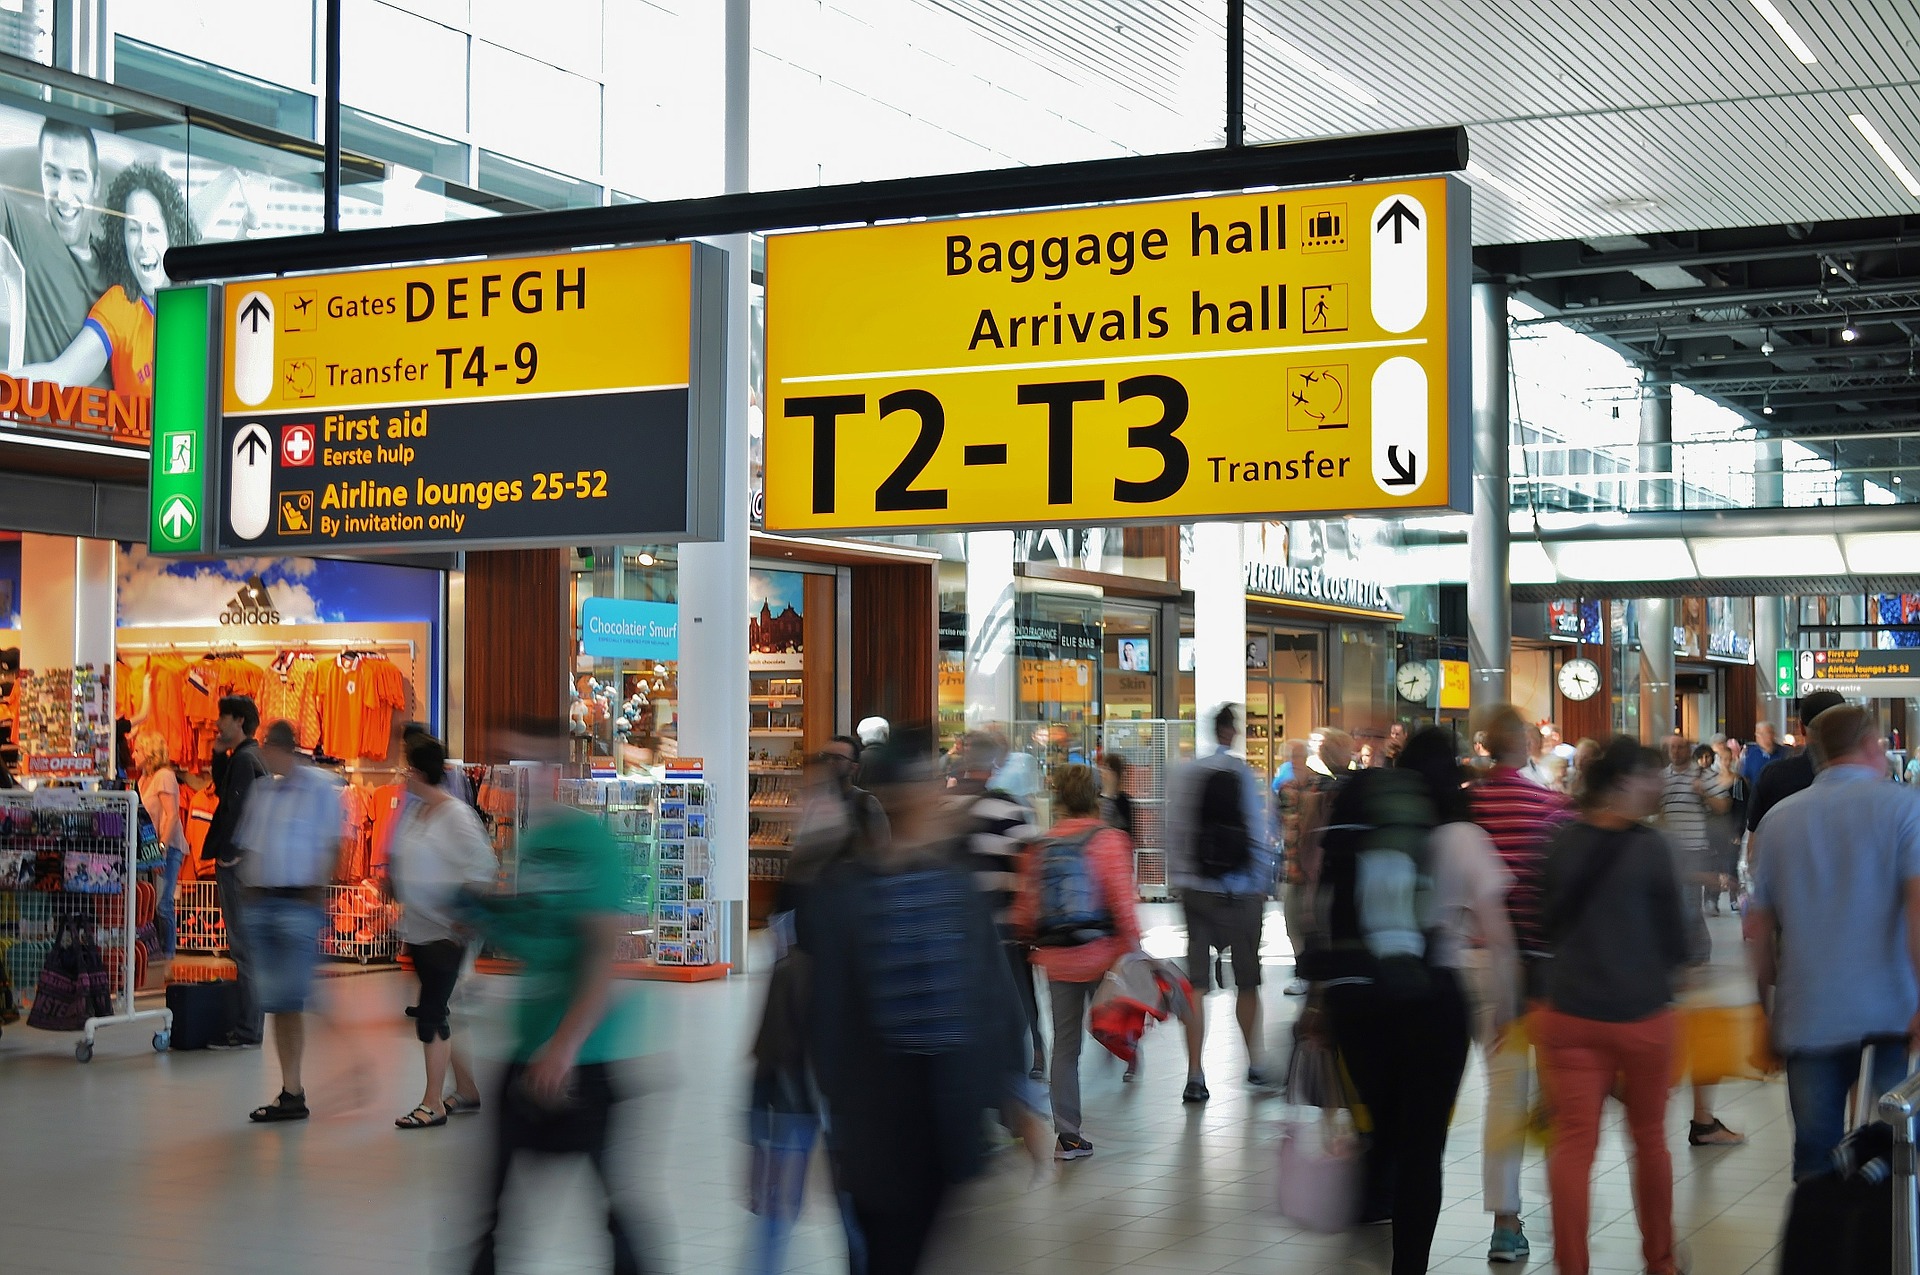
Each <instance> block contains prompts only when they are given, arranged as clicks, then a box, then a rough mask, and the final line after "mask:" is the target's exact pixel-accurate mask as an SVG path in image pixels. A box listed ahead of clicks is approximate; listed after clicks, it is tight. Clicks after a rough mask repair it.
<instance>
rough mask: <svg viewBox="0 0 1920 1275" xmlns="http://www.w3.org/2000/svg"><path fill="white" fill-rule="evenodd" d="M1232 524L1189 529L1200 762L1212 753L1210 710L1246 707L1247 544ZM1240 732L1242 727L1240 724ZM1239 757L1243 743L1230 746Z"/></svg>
mask: <svg viewBox="0 0 1920 1275" xmlns="http://www.w3.org/2000/svg"><path fill="white" fill-rule="evenodd" d="M1241 530H1242V528H1241V525H1240V524H1239V523H1237V522H1202V523H1196V524H1195V525H1194V528H1193V564H1192V565H1193V574H1192V584H1193V711H1194V714H1195V716H1196V719H1197V722H1196V725H1197V729H1196V730H1195V732H1194V740H1195V744H1196V747H1197V750H1198V753H1199V755H1200V756H1202V757H1204V756H1206V755H1207V754H1208V753H1211V752H1213V751H1214V750H1215V747H1214V742H1213V722H1212V717H1213V713H1214V710H1215V709H1217V708H1219V706H1220V705H1222V704H1234V705H1238V706H1240V707H1241V708H1242V709H1243V710H1244V708H1245V706H1246V702H1247V567H1246V557H1247V549H1246V543H1245V541H1244V540H1243V539H1242V537H1241ZM1242 725H1243V726H1244V723H1242ZM1234 751H1235V752H1239V753H1244V752H1245V751H1246V743H1245V741H1244V739H1243V740H1242V741H1241V742H1240V743H1238V744H1236V745H1235V746H1234Z"/></svg>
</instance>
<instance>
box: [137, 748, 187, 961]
mask: <svg viewBox="0 0 1920 1275" xmlns="http://www.w3.org/2000/svg"><path fill="white" fill-rule="evenodd" d="M133 764H134V766H135V767H136V768H137V769H138V771H139V774H140V805H141V807H142V808H143V809H144V810H145V811H146V812H147V818H148V819H151V820H152V821H153V835H154V836H155V837H157V838H159V840H160V844H161V845H163V846H165V847H166V851H167V857H166V859H165V860H164V862H163V863H162V865H161V868H160V880H159V882H158V883H157V885H156V887H155V891H156V894H157V896H158V899H157V901H156V903H155V906H154V911H153V928H154V935H155V937H157V938H158V939H159V941H160V952H159V956H160V958H161V959H162V960H169V961H170V960H172V959H173V955H174V952H175V950H176V949H177V947H178V945H179V937H180V935H179V928H178V926H176V925H175V924H174V896H175V895H177V894H178V893H179V889H180V865H181V864H182V863H184V862H186V858H187V825H186V820H185V819H184V818H182V815H181V810H180V777H179V776H178V775H176V774H175V773H174V770H173V767H172V766H171V765H169V764H168V762H167V741H166V740H165V739H163V738H162V737H161V736H159V735H158V734H156V733H154V732H152V731H141V732H140V733H139V734H138V735H136V736H134V738H133Z"/></svg>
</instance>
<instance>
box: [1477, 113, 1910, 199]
mask: <svg viewBox="0 0 1920 1275" xmlns="http://www.w3.org/2000/svg"><path fill="white" fill-rule="evenodd" d="M1847 118H1848V119H1850V120H1852V121H1853V126H1854V127H1855V128H1857V129H1859V130H1860V136H1862V137H1864V138H1866V139H1867V145H1869V146H1871V147H1873V153H1874V154H1876V155H1878V156H1879V157H1880V162H1881V163H1883V164H1885V165H1886V166H1887V168H1888V170H1889V171H1891V172H1892V173H1893V175H1894V177H1895V178H1896V179H1897V180H1898V181H1899V182H1900V184H1901V185H1902V186H1905V187H1906V188H1907V193H1908V194H1909V195H1912V196H1913V197H1914V198H1915V199H1920V178H1916V177H1915V176H1914V175H1913V170H1912V169H1910V168H1908V167H1907V163H1906V161H1905V160H1903V159H1901V158H1900V153H1899V152H1898V151H1896V150H1894V149H1893V147H1892V146H1889V145H1888V144H1887V139H1886V138H1884V137H1882V136H1880V130H1879V129H1877V128H1875V127H1874V126H1873V121H1872V120H1870V119H1868V118H1867V117H1866V116H1864V115H1849V116H1847ZM1469 167H1471V165H1469Z"/></svg>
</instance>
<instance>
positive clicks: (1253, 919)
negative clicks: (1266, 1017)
mask: <svg viewBox="0 0 1920 1275" xmlns="http://www.w3.org/2000/svg"><path fill="white" fill-rule="evenodd" d="M1211 720H1212V725H1213V738H1214V743H1215V749H1214V751H1213V753H1212V754H1211V755H1209V756H1206V757H1203V758H1201V759H1200V760H1198V761H1195V762H1193V763H1192V764H1190V765H1188V766H1187V767H1186V768H1185V769H1184V770H1183V771H1182V772H1181V774H1180V776H1179V778H1178V779H1177V781H1176V784H1175V788H1174V794H1173V799H1172V800H1171V801H1170V802H1168V819H1167V822H1168V829H1167V833H1168V835H1167V850H1168V853H1167V881H1168V884H1170V885H1171V886H1172V887H1173V888H1174V889H1175V890H1177V891H1179V893H1180V901H1181V906H1182V908H1183V910H1184V911H1185V913H1186V921H1187V978H1188V979H1189V980H1190V981H1191V982H1192V983H1193V990H1194V996H1195V997H1196V999H1198V998H1203V997H1205V996H1206V994H1207V992H1208V990H1209V989H1210V988H1211V987H1212V982H1211V981H1210V980H1211V977H1212V973H1213V953H1214V952H1215V951H1218V952H1220V953H1222V954H1223V955H1227V956H1229V957H1230V958H1231V960H1232V964H1233V984H1234V990H1235V999H1234V1011H1235V1016H1236V1017H1237V1018H1238V1019H1239V1021H1240V1035H1241V1037H1242V1038H1243V1039H1244V1040H1245V1041H1246V1044H1247V1083H1248V1084H1250V1085H1256V1086H1259V1087H1261V1088H1268V1087H1270V1086H1271V1085H1272V1084H1273V1081H1272V1080H1271V1079H1270V1078H1269V1077H1268V1076H1267V1074H1266V1072H1265V1071H1264V1070H1263V1069H1262V1067H1261V1062H1262V1061H1263V1048H1262V1037H1261V1033H1260V930H1261V926H1262V924H1263V923H1264V921H1265V919H1266V904H1267V899H1268V898H1269V897H1271V896H1272V894H1273V870H1274V859H1273V848H1272V845H1271V843H1270V842H1269V840H1268V837H1267V812H1266V802H1265V801H1264V800H1263V799H1262V793H1263V785H1262V784H1261V783H1260V781H1259V779H1258V778H1256V777H1255V775H1254V773H1253V770H1252V768H1251V767H1249V766H1248V765H1247V763H1246V761H1245V760H1244V759H1242V758H1239V757H1236V756H1234V755H1233V753H1232V752H1231V751H1229V750H1230V749H1231V748H1232V747H1233V743H1234V741H1235V740H1236V739H1237V738H1238V737H1239V734H1240V718H1239V713H1238V712H1237V711H1236V710H1235V709H1234V706H1233V705H1231V704H1223V705H1221V706H1220V708H1219V709H1218V710H1217V711H1216V712H1215V713H1214V714H1213V717H1212V719H1211ZM1196 1009H1197V1010H1198V1011H1199V1012H1196V1013H1195V1014H1194V1016H1193V1019H1192V1021H1191V1022H1189V1023H1188V1025H1187V1087H1186V1089H1185V1090H1184V1091H1183V1092H1182V1093H1181V1095H1180V1101H1182V1102H1205V1101H1206V1100H1207V1099H1208V1098H1209V1097H1210V1096H1211V1095H1209V1093H1208V1092H1207V1078H1206V1074H1205V1071H1204V1070H1203V1068H1202V1066H1201V1060H1200V1059H1201V1047H1202V1045H1203V1044H1204V1041H1205V1037H1206V1013H1205V1005H1204V1002H1202V1003H1201V1004H1200V1005H1198V1006H1196Z"/></svg>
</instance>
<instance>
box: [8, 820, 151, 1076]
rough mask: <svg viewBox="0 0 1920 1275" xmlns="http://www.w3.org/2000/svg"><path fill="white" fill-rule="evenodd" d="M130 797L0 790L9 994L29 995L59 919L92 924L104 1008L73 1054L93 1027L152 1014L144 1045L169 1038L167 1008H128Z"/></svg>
mask: <svg viewBox="0 0 1920 1275" xmlns="http://www.w3.org/2000/svg"><path fill="white" fill-rule="evenodd" d="M139 809H140V806H139V799H138V798H137V797H136V796H135V795H134V794H133V793H130V792H82V791H79V790H78V789H72V788H40V789H37V790H34V791H26V790H24V789H6V790H0V891H3V892H4V893H0V938H4V939H6V940H8V943H7V951H6V957H7V967H8V972H9V975H10V977H11V979H12V982H13V985H14V990H15V992H16V993H17V994H18V995H19V996H20V997H21V999H22V1000H24V1001H31V1000H32V998H33V995H34V988H35V986H36V985H37V984H38V982H39V978H40V970H41V966H42V965H44V964H45V962H46V958H47V953H48V952H49V951H51V950H52V940H53V936H54V934H55V932H56V931H57V929H58V928H59V925H60V921H61V919H62V918H64V917H68V916H74V915H78V916H80V917H83V918H85V919H86V920H87V921H88V922H89V923H90V924H91V926H92V928H93V932H94V936H95V942H96V943H97V944H98V945H99V947H100V953H101V957H102V959H103V961H104V963H105V965H106V971H107V979H108V988H109V996H110V999H111V1006H110V1008H111V1010H112V1012H111V1013H107V1014H100V1015H95V1016H93V1017H90V1018H88V1019H87V1020H86V1023H85V1025H84V1027H83V1028H82V1029H81V1038H80V1040H79V1042H78V1043H76V1044H75V1045H74V1049H73V1056H74V1057H75V1058H76V1059H78V1060H79V1061H81V1062H89V1061H91V1060H92V1058H93V1043H94V1036H95V1033H96V1032H97V1031H98V1030H99V1029H100V1028H102V1027H116V1026H120V1025H121V1024H125V1023H136V1022H149V1021H150V1022H153V1023H154V1024H155V1025H156V1026H157V1027H158V1028H159V1030H158V1031H156V1032H155V1033H154V1036H153V1047H154V1048H155V1049H156V1050H165V1049H166V1048H167V1047H168V1046H169V1045H170V1044H171V1043H172V1037H173V1014H172V1012H171V1011H170V1010H167V1009H164V1008H162V1009H143V1010H136V1009H135V1008H134V1005H133V993H134V989H135V988H136V987H138V986H139V972H138V971H139V967H140V966H141V965H143V964H144V948H143V947H142V946H141V942H140V932H139V928H140V927H139V907H138V902H137V900H138V897H139V896H138V891H137V889H136V887H137V885H138V883H139V872H140V861H139V857H138V856H139Z"/></svg>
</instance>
